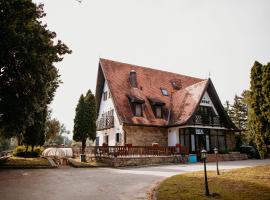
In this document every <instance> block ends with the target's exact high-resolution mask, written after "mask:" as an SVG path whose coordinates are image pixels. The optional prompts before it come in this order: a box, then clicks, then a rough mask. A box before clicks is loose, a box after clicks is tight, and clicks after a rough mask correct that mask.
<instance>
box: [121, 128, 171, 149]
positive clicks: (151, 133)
mask: <svg viewBox="0 0 270 200" xmlns="http://www.w3.org/2000/svg"><path fill="white" fill-rule="evenodd" d="M124 131H125V138H126V139H125V140H126V141H125V143H126V144H132V145H133V146H151V145H152V144H153V143H158V144H159V145H161V146H168V129H167V128H161V127H147V126H124Z"/></svg>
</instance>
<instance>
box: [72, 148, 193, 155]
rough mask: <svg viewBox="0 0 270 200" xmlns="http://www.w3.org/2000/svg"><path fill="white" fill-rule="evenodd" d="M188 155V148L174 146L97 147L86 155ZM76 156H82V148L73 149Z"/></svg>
mask: <svg viewBox="0 0 270 200" xmlns="http://www.w3.org/2000/svg"><path fill="white" fill-rule="evenodd" d="M183 153H184V154H188V148H186V147H174V146H96V147H87V148H86V149H85V154H86V155H89V156H95V157H129V156H132V157H134V156H170V155H176V154H183ZM73 154H74V156H79V155H80V148H73Z"/></svg>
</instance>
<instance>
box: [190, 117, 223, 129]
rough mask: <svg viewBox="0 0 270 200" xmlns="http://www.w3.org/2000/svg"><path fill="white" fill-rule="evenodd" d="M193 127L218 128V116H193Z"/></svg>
mask: <svg viewBox="0 0 270 200" xmlns="http://www.w3.org/2000/svg"><path fill="white" fill-rule="evenodd" d="M194 124H195V125H210V126H220V125H221V123H220V119H219V116H212V117H211V116H204V115H195V118H194Z"/></svg>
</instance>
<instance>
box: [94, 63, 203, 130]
mask: <svg viewBox="0 0 270 200" xmlns="http://www.w3.org/2000/svg"><path fill="white" fill-rule="evenodd" d="M100 67H101V69H102V70H99V73H101V72H102V73H103V76H104V77H105V80H106V81H107V83H108V86H109V89H110V92H111V94H112V98H113V101H114V104H115V107H116V112H117V114H118V116H119V118H120V120H121V121H122V122H124V123H128V124H142V125H151V126H165V125H168V124H169V121H171V122H172V123H177V124H178V123H179V124H182V123H185V122H186V121H187V120H188V118H189V117H190V116H191V115H192V112H194V109H195V108H196V106H197V104H198V101H199V97H200V96H201V95H202V92H203V90H204V88H203V87H205V85H206V82H207V81H206V80H203V79H199V78H194V77H189V76H185V75H181V74H176V73H171V72H166V71H161V70H156V69H151V68H145V67H140V66H136V65H131V64H125V63H120V62H115V61H111V60H106V59H100ZM131 70H135V71H136V74H137V85H138V87H137V88H132V87H131V85H130V82H129V74H130V71H131ZM99 76H101V75H99ZM99 80H103V79H102V78H99V77H98V81H99ZM172 81H177V83H178V85H179V83H181V89H180V90H175V89H174V88H173V87H172V83H171V82H172ZM160 88H165V89H166V90H167V91H168V93H169V96H163V95H162V93H161V90H160ZM128 95H131V96H135V97H137V98H139V99H143V100H144V101H145V103H144V105H143V117H134V116H133V113H132V110H131V106H130V102H129V100H128V97H127V96H128ZM96 96H99V98H100V95H97V94H96ZM149 98H150V99H151V98H152V99H158V100H159V101H160V102H164V103H165V105H164V118H163V119H157V118H155V116H154V113H153V110H152V107H151V105H150V102H149ZM99 100H100V99H97V101H99ZM98 107H99V106H98ZM169 113H170V114H169ZM169 115H170V116H169ZM169 118H170V119H171V120H169Z"/></svg>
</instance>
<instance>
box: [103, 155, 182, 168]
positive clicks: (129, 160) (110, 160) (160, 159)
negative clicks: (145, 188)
mask: <svg viewBox="0 0 270 200" xmlns="http://www.w3.org/2000/svg"><path fill="white" fill-rule="evenodd" d="M99 160H100V161H102V162H104V163H106V164H108V165H109V166H111V167H128V166H149V165H160V164H170V163H171V164H176V163H181V162H182V161H181V160H180V159H179V158H178V157H177V156H152V157H101V158H99Z"/></svg>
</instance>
